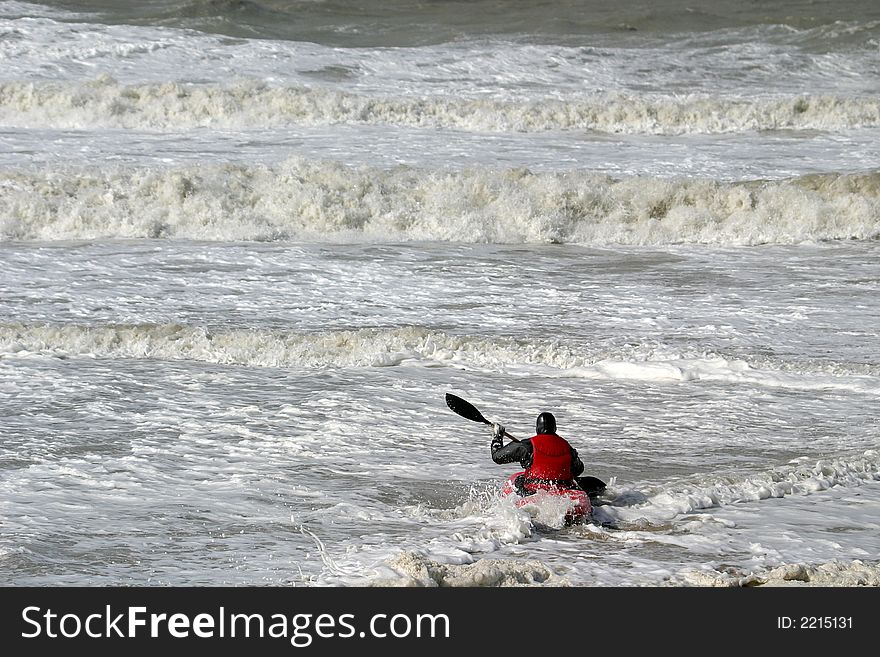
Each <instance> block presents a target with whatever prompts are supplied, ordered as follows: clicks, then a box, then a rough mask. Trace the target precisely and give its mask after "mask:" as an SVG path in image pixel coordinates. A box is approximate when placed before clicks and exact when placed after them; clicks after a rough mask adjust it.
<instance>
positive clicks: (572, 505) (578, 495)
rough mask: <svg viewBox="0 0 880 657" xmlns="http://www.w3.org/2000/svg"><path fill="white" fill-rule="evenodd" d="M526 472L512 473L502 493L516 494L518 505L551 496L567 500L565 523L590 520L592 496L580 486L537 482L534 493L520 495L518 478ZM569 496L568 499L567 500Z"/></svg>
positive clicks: (555, 499)
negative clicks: (566, 486)
mask: <svg viewBox="0 0 880 657" xmlns="http://www.w3.org/2000/svg"><path fill="white" fill-rule="evenodd" d="M522 474H524V473H523V472H517V473H515V474H512V475H510V477H508V478H507V481H505V482H504V486H502V488H501V494H502V495H505V496H507V495H515V496H517V500H516V502H515V504H516V506H517V507H520V508H521V507H523V506H525V505H527V504H531V503H538V502H539V501H540V500H541V499H542V498H547V497H549V498H551V499H552V500H553V501H554V502H562V501H566V504H567V506H568V508H567V510H566V511H565V524H566V525H573V524H576V523H580V522H585V521H587V520H589V518H590V514H591V513H592V511H593V505H592V504H591V503H590V496H589V494H587V493H586V492H585V491H583V490H581V489H579V488H560V487H559V486H554V485H552V484H536V485H535V486H534V488H535V489H536V492H535V493H534V494H533V495H526V496H520V495H519V493H518V492H517V490H516V478H517V477H519V476H520V475H522ZM566 498H567V500H566Z"/></svg>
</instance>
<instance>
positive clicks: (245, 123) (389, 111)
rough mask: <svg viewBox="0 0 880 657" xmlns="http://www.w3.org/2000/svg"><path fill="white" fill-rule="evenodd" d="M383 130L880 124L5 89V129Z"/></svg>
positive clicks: (822, 112)
mask: <svg viewBox="0 0 880 657" xmlns="http://www.w3.org/2000/svg"><path fill="white" fill-rule="evenodd" d="M342 123H347V124H379V125H399V126H408V127H419V128H435V129H436V128H448V129H457V130H468V131H483V132H540V131H547V130H580V131H596V132H606V133H618V134H619V133H623V134H656V135H681V134H717V133H729V132H742V131H753V130H783V129H785V130H845V129H851V128H861V127H876V126H880V99H878V98H876V97H873V96H845V95H835V94H830V95H803V94H802V95H790V96H784V97H779V98H777V97H758V98H740V97H718V96H707V95H674V96H666V95H660V94H653V95H635V94H631V93H623V92H613V93H604V94H599V95H596V96H594V97H591V98H586V99H579V100H570V101H569V100H552V99H532V100H524V101H519V102H515V101H502V100H493V99H467V98H461V97H458V98H456V97H452V98H450V97H439V96H438V97H431V96H414V97H409V96H401V97H394V96H388V95H369V94H360V93H354V92H346V91H334V90H330V89H324V88H311V87H277V86H270V85H269V84H267V83H264V82H260V81H251V80H244V81H239V82H233V83H228V84H185V83H180V82H170V81H169V82H152V83H143V84H130V85H125V84H120V83H119V82H117V81H116V80H114V79H113V78H112V77H110V76H107V75H104V76H101V77H99V78H97V79H95V80H92V81H88V82H54V81H53V82H48V81H46V82H34V81H7V82H2V83H0V124H2V125H5V126H9V127H22V128H38V127H48V128H59V129H80V130H87V129H96V128H133V129H147V130H182V129H192V128H197V127H211V128H214V129H216V128H227V129H242V128H252V127H254V126H260V127H267V128H268V127H280V126H285V125H329V124H342Z"/></svg>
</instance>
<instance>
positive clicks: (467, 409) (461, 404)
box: [446, 392, 492, 424]
mask: <svg viewBox="0 0 880 657" xmlns="http://www.w3.org/2000/svg"><path fill="white" fill-rule="evenodd" d="M446 405H447V406H448V407H449V408H450V409H452V411H453V412H454V413H458V414H459V415H461V416H462V417H464V418H467V419H468V420H473V421H474V422H482V423H483V424H492V423H491V422H489V420H487V419H486V418H484V417H483V414H482V413H480V411H478V410H477V407H476V406H474V405H473V404H471V403H470V402H468V401H465V400H464V399H462V398H461V397H456V396H455V395H452V394H450V393H448V392H447V393H446Z"/></svg>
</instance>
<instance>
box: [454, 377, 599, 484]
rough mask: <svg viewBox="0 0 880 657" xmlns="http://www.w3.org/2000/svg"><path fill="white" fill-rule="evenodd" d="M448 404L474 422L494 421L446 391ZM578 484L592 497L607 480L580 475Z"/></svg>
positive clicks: (485, 422)
mask: <svg viewBox="0 0 880 657" xmlns="http://www.w3.org/2000/svg"><path fill="white" fill-rule="evenodd" d="M446 405H447V406H448V407H449V408H450V409H451V410H452V411H453V412H454V413H458V414H459V415H461V416H462V417H463V418H466V419H468V420H472V421H473V422H482V423H483V424H489V425H491V424H492V423H491V422H489V420H487V419H486V418H484V417H483V414H482V413H480V411H479V409H478V408H477V407H476V406H474V405H473V404H471V403H470V402H469V401H467V400H464V399H462V398H461V397H456V396H455V395H453V394H451V393H448V392H447V393H446ZM504 435H505V436H507V437H508V438H510V439H511V440H512V441H514V442H517V443H518V442H520V440H519V438H514V437H513V436H511V435H510V434H509V433H507V430H505V431H504ZM577 482H578V486H580V487H581V489H582V490H583V491H584V492H586V493H587V494H588V495H589V496H590V497H595V496H597V495H600V494H601V493H602V492H603V491H604V490H605V482H604V481H602V480H601V479H598V478H596V477H578V478H577Z"/></svg>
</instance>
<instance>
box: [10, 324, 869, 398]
mask: <svg viewBox="0 0 880 657" xmlns="http://www.w3.org/2000/svg"><path fill="white" fill-rule="evenodd" d="M4 356H5V357H15V358H26V357H35V356H49V357H71V356H73V357H88V358H104V359H116V358H129V359H160V360H193V361H200V362H209V363H222V364H228V365H243V366H248V367H302V368H327V367H331V368H340V367H393V366H398V365H401V364H422V365H438V364H439V365H446V366H449V367H458V368H462V369H467V370H477V371H517V370H522V371H524V372H530V373H535V372H536V371H538V370H540V372H541V373H542V374H543V375H545V376H563V377H582V378H594V379H606V380H607V379H621V380H630V381H660V382H663V381H668V382H671V383H677V382H685V383H686V382H691V383H695V382H699V381H712V382H722V383H736V384H741V385H746V386H750V387H756V386H757V387H775V388H790V389H793V390H835V389H836V390H845V391H848V392H856V393H861V394H871V395H880V383H878V372H877V371H876V368H874V369H873V370H872V369H871V368H870V367H868V366H865V365H860V364H856V365H852V366H847V365H846V364H841V363H838V364H834V365H833V366H829V365H828V364H827V363H818V364H817V363H811V362H803V363H773V362H772V361H767V360H763V359H761V360H757V361H756V362H755V364H750V363H748V362H747V361H745V360H742V359H730V358H725V357H724V356H722V355H719V354H712V353H703V354H698V353H696V352H695V353H691V354H682V353H680V352H676V351H673V350H670V349H668V348H664V347H662V346H661V345H651V344H645V345H643V346H627V347H623V348H617V349H614V350H613V351H608V350H606V349H603V348H593V349H590V348H585V347H583V346H578V345H572V344H567V343H566V342H565V341H531V340H523V339H512V338H491V337H471V336H457V335H451V334H446V333H443V332H440V331H432V330H428V329H423V328H418V327H406V328H397V329H361V330H354V331H326V332H320V333H297V332H286V331H273V330H257V329H249V330H245V329H217V330H213V329H208V328H206V327H202V326H185V325H179V324H160V325H156V324H129V325H125V324H120V325H96V326H89V325H79V324H26V323H4V324H0V357H4Z"/></svg>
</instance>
